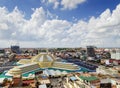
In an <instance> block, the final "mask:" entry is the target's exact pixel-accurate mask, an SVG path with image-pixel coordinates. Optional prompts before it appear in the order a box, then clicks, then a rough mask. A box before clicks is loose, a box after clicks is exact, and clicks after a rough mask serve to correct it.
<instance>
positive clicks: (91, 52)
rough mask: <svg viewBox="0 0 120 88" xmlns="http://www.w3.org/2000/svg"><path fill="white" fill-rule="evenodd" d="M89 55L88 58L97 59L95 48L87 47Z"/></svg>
mask: <svg viewBox="0 0 120 88" xmlns="http://www.w3.org/2000/svg"><path fill="white" fill-rule="evenodd" d="M87 55H88V57H95V50H94V46H87Z"/></svg>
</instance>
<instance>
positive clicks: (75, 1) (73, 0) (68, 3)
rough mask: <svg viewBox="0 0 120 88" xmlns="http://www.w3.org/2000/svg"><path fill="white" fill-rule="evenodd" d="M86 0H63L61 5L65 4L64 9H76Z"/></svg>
mask: <svg viewBox="0 0 120 88" xmlns="http://www.w3.org/2000/svg"><path fill="white" fill-rule="evenodd" d="M85 1H86V0H62V1H61V5H62V6H63V8H62V9H64V10H65V9H69V10H71V9H75V8H77V6H78V5H79V4H82V3H83V2H85Z"/></svg>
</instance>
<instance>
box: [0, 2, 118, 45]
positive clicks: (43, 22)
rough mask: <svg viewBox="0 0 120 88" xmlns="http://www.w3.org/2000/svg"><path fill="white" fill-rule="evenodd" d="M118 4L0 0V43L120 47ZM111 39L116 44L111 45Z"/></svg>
mask: <svg viewBox="0 0 120 88" xmlns="http://www.w3.org/2000/svg"><path fill="white" fill-rule="evenodd" d="M119 4H120V1H119V0H0V13H3V14H2V15H0V19H1V21H0V32H1V33H0V39H1V40H0V43H3V42H4V43H6V44H5V45H4V44H0V46H1V47H9V46H10V44H11V42H16V41H18V42H19V43H20V45H21V46H22V47H80V46H86V45H89V44H93V45H96V46H101V47H103V46H105V47H107V46H110V47H118V46H119V44H120V42H119V39H120V37H119V34H117V33H119V32H120V21H119V17H120V16H119V15H118V14H120V12H119V10H120V5H119ZM4 7H5V8H4ZM113 29H114V30H113ZM101 34H102V35H101ZM17 35H19V37H18V36H17ZM22 37H24V38H22ZM111 41H115V43H113V44H111V45H109V43H111ZM46 42H47V43H46ZM96 42H97V44H96ZM29 43H31V45H28V44H29Z"/></svg>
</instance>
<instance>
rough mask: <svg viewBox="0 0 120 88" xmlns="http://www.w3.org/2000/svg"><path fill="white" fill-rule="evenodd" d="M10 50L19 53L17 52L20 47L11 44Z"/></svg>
mask: <svg viewBox="0 0 120 88" xmlns="http://www.w3.org/2000/svg"><path fill="white" fill-rule="evenodd" d="M11 51H12V52H13V53H17V54H19V53H20V47H19V46H17V45H14V46H11Z"/></svg>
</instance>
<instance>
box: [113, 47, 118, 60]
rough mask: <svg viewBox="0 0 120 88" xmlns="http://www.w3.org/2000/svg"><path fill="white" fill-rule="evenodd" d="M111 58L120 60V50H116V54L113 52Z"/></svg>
mask: <svg viewBox="0 0 120 88" xmlns="http://www.w3.org/2000/svg"><path fill="white" fill-rule="evenodd" d="M111 58H112V59H116V60H120V49H116V50H115V52H111Z"/></svg>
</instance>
